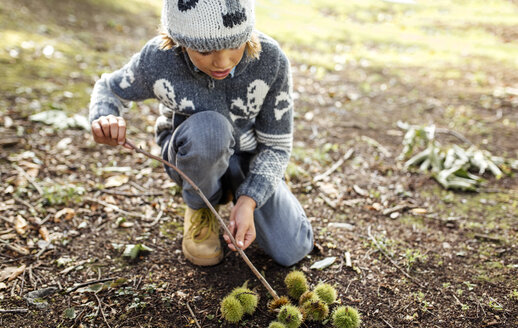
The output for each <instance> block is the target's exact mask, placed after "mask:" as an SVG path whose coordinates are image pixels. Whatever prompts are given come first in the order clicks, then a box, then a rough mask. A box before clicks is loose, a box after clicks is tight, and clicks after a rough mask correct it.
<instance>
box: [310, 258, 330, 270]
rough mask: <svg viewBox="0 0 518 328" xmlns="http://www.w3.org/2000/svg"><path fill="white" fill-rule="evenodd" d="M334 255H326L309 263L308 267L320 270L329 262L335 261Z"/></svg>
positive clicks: (328, 264)
mask: <svg viewBox="0 0 518 328" xmlns="http://www.w3.org/2000/svg"><path fill="white" fill-rule="evenodd" d="M335 261H336V256H331V257H326V258H325V259H323V260H321V261H317V262H315V263H313V265H311V267H310V269H318V270H322V269H325V268H327V267H328V266H330V265H331V264H333V263H335Z"/></svg>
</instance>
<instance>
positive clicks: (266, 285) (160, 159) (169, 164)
mask: <svg viewBox="0 0 518 328" xmlns="http://www.w3.org/2000/svg"><path fill="white" fill-rule="evenodd" d="M125 145H127V146H129V147H131V148H133V149H134V150H135V151H136V152H137V153H141V154H144V155H146V156H147V157H149V158H152V159H154V160H157V161H159V162H161V163H163V164H164V165H167V166H169V167H170V168H172V169H173V170H175V171H176V172H178V174H179V175H180V176H181V177H182V179H184V180H185V181H187V183H189V184H190V185H191V186H192V188H193V189H194V191H195V192H196V193H197V194H198V195H199V196H200V198H201V199H202V200H203V202H204V203H205V204H206V205H207V207H208V208H209V209H210V211H211V212H212V213H214V215H215V216H216V218H217V219H218V221H219V224H220V225H221V226H222V227H223V230H225V232H226V233H227V235H228V236H229V238H230V241H231V242H232V244H233V245H234V247H235V248H236V249H237V251H238V253H239V255H241V258H242V259H243V260H244V261H245V263H246V264H247V265H248V267H249V268H250V269H251V270H252V272H253V273H254V274H255V276H256V277H257V278H258V279H259V281H260V282H261V283H262V284H263V286H264V287H265V288H266V289H267V290H268V292H269V293H270V295H271V296H272V297H273V299H274V300H277V299H279V296H278V295H277V293H276V292H275V290H273V288H272V287H271V286H270V284H269V283H268V282H267V281H266V279H265V278H264V277H263V276H262V275H261V273H260V272H259V271H258V270H257V268H256V267H255V266H254V265H253V264H252V262H250V260H249V259H248V256H246V254H245V252H243V250H242V249H241V248H240V247H239V246H237V242H236V240H235V239H234V236H233V235H232V233H231V232H230V230H229V229H228V228H227V225H226V224H225V222H224V221H223V219H222V218H221V216H220V215H219V214H218V212H217V211H216V210H215V209H214V207H213V206H212V204H211V203H210V202H209V200H208V199H207V197H205V195H204V194H203V192H202V191H201V190H200V188H199V187H198V186H197V185H196V184H195V183H194V182H193V181H192V180H191V179H190V178H189V177H188V176H187V175H186V174H185V173H183V172H182V171H181V170H180V169H178V168H177V167H176V166H174V165H173V164H171V163H169V162H167V161H166V160H164V159H163V158H160V157H158V156H155V155H152V154H151V153H148V152H147V151H145V150H143V149H141V148H139V147H137V146H135V145H134V144H133V143H132V142H131V141H129V140H128V139H126V143H125Z"/></svg>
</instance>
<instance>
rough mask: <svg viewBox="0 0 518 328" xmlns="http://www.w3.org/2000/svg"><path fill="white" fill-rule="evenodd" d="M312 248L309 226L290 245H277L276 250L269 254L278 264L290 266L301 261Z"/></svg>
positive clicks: (311, 235) (311, 234)
mask: <svg viewBox="0 0 518 328" xmlns="http://www.w3.org/2000/svg"><path fill="white" fill-rule="evenodd" d="M312 250H313V231H312V230H311V228H310V229H309V230H307V231H305V232H304V235H303V236H300V238H298V240H297V241H296V242H294V243H290V245H286V244H285V245H282V246H281V245H279V248H278V251H276V252H274V253H273V254H271V256H272V258H273V260H274V261H275V262H277V263H278V264H280V265H282V266H285V267H290V266H292V265H294V264H296V263H298V262H299V261H301V260H302V259H303V258H304V257H305V256H306V255H308V254H309V253H310V252H311V251H312Z"/></svg>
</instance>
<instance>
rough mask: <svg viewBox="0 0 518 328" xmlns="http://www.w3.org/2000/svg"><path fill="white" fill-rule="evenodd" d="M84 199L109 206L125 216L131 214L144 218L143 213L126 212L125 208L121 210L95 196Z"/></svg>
mask: <svg viewBox="0 0 518 328" xmlns="http://www.w3.org/2000/svg"><path fill="white" fill-rule="evenodd" d="M85 200H87V201H89V202H94V203H98V204H101V205H103V206H106V207H109V208H111V209H113V210H114V211H115V212H118V213H121V214H124V215H127V216H133V217H137V218H142V219H146V216H145V215H143V214H140V213H133V212H127V211H125V210H122V209H120V208H119V207H118V206H117V205H113V204H110V203H107V202H104V201H102V200H100V199H95V198H91V197H86V198H85Z"/></svg>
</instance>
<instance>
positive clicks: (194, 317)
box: [185, 302, 201, 328]
mask: <svg viewBox="0 0 518 328" xmlns="http://www.w3.org/2000/svg"><path fill="white" fill-rule="evenodd" d="M185 304H186V305H187V308H188V309H189V312H191V315H192V317H193V319H194V322H196V326H198V328H201V326H200V324H199V323H198V319H196V316H195V315H194V312H193V311H192V309H191V306H190V305H189V302H185Z"/></svg>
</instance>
